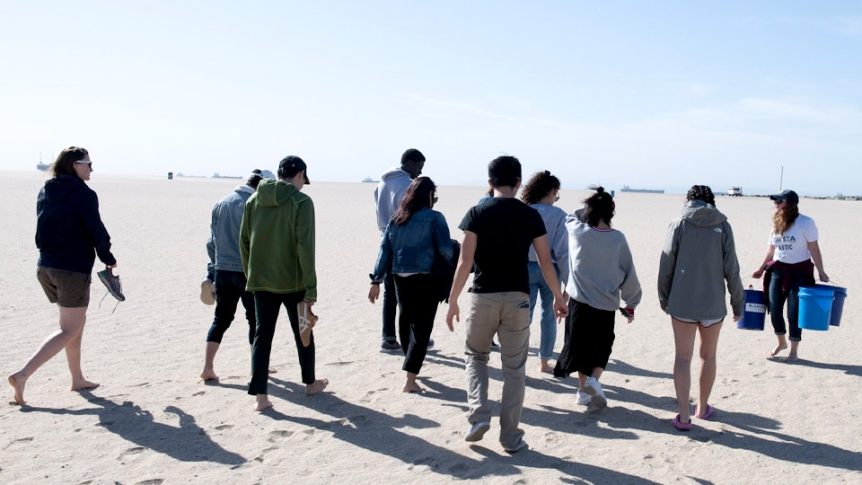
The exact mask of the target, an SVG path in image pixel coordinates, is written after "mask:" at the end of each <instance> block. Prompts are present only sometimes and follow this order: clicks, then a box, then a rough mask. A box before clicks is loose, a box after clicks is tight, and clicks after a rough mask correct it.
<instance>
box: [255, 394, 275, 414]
mask: <svg viewBox="0 0 862 485" xmlns="http://www.w3.org/2000/svg"><path fill="white" fill-rule="evenodd" d="M271 407H272V402H270V400H269V397H268V396H267V395H266V394H258V395H257V403H256V404H255V405H254V410H255V411H257V412H261V411H263V410H264V409H269V408H271Z"/></svg>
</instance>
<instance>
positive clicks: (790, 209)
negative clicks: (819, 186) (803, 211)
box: [772, 199, 799, 234]
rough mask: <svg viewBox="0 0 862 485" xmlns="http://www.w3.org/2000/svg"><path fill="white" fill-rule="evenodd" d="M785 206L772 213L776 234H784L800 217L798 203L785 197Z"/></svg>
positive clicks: (773, 228) (773, 229)
mask: <svg viewBox="0 0 862 485" xmlns="http://www.w3.org/2000/svg"><path fill="white" fill-rule="evenodd" d="M784 201H785V202H784V207H782V208H781V209H779V210H777V211H775V214H773V215H772V231H773V232H774V233H775V234H784V233H785V232H787V230H788V229H790V226H792V225H793V223H794V222H796V219H797V218H798V217H799V206H798V205H796V203H794V202H792V201H790V200H787V199H784Z"/></svg>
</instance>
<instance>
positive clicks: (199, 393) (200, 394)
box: [192, 391, 207, 396]
mask: <svg viewBox="0 0 862 485" xmlns="http://www.w3.org/2000/svg"><path fill="white" fill-rule="evenodd" d="M206 393H207V392H206V391H198V392H196V393H194V394H192V396H203V395H204V394H206Z"/></svg>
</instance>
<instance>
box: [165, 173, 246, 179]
mask: <svg viewBox="0 0 862 485" xmlns="http://www.w3.org/2000/svg"><path fill="white" fill-rule="evenodd" d="M180 176H182V174H180ZM213 178H214V179H241V178H242V177H237V176H234V175H219V173H218V172H216V173H214V174H213Z"/></svg>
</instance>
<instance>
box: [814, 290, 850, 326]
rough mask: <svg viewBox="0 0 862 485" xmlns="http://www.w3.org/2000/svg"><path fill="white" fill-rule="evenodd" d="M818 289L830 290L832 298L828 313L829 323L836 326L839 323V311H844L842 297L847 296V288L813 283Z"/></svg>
mask: <svg viewBox="0 0 862 485" xmlns="http://www.w3.org/2000/svg"><path fill="white" fill-rule="evenodd" d="M814 287H815V288H817V289H818V290H828V291H831V292H832V295H833V297H834V299H833V300H832V312H831V313H830V315H829V325H832V326H833V327H837V326H838V325H840V324H841V313H842V312H843V311H844V299H845V298H847V288H842V287H840V286H832V285H815V286H814Z"/></svg>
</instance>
